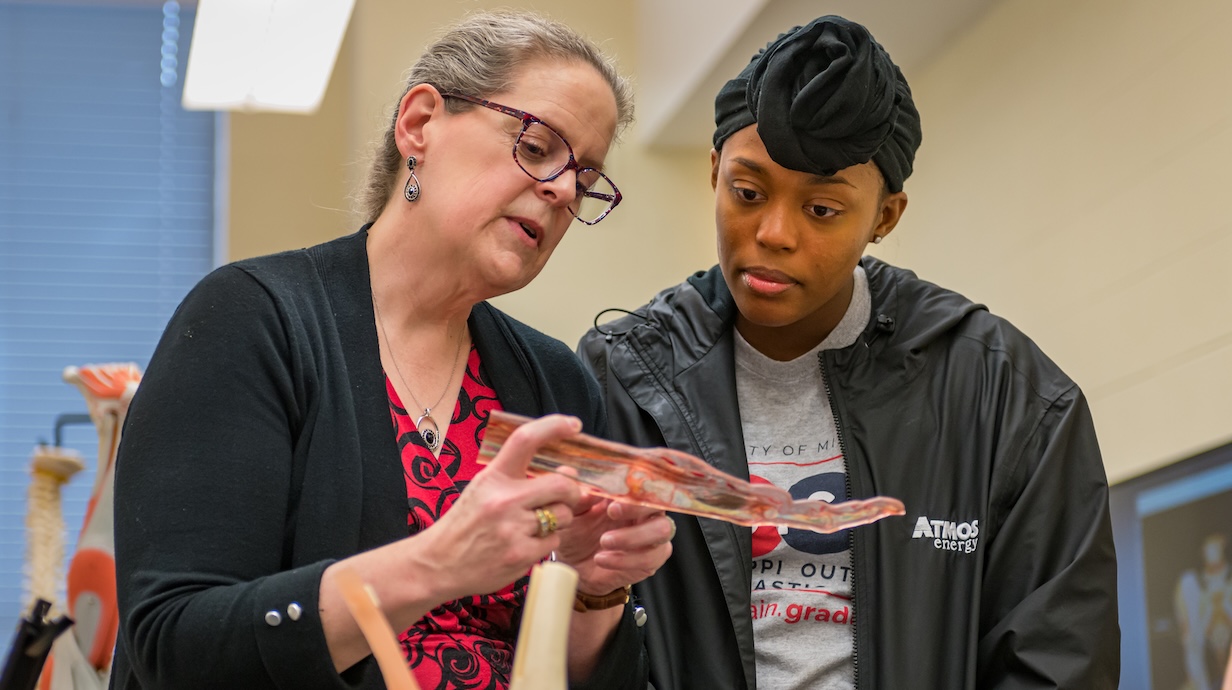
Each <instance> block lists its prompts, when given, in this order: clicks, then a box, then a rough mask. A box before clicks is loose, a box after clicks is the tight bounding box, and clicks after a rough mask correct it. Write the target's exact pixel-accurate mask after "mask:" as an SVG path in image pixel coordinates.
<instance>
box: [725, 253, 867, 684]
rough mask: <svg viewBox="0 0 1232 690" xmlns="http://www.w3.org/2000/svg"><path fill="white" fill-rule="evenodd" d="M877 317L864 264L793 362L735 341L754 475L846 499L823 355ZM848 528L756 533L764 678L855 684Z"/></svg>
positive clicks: (804, 494)
mask: <svg viewBox="0 0 1232 690" xmlns="http://www.w3.org/2000/svg"><path fill="white" fill-rule="evenodd" d="M871 315H872V300H871V298H870V296H869V290H868V278H867V276H865V274H864V269H863V268H862V267H859V266H857V267H856V269H855V291H854V293H853V294H852V298H851V305H850V306H848V308H847V313H846V314H845V315H844V316H843V318H842V320H841V321H840V322H839V324H838V325H837V326H836V327H835V328H834V331H833V332H831V333H830V335H829V336H828V337H827V338H826V339H825V340H824V341H822V342H821V344H819V345H818V346H817V347H815V348H813V349H812V350H811V351H809V352H808V353H806V354H804V355H801V356H800V357H797V358H796V359H794V360H792V361H790V362H779V361H776V360H773V359H770V358H769V357H766V356H765V355H763V354H761V353H760V352H758V351H757V350H755V349H754V348H753V346H752V345H749V343H748V341H746V340H745V339H744V338H743V337H741V336H740V334H739V333H738V332H737V333H736V334H735V336H736V337H735V340H736V393H737V397H738V399H739V401H740V423H741V427H742V429H743V430H744V440H745V453H746V456H747V460H748V464H749V475H750V477H751V478H752V481H753V482H754V483H761V482H764V483H770V484H773V485H775V486H778V487H780V488H783V489H786V490H787V491H789V492H790V493H791V494H792V496H793V497H794V498H796V499H802V498H811V499H820V500H826V501H844V500H847V498H848V496H847V488H846V487H847V477H846V466H845V464H844V460H843V455H842V452H841V451H840V449H839V444H838V436H837V433H836V432H835V426H834V414H833V412H832V411H831V409H830V401H829V398H828V397H827V395H826V388H825V381H824V379H823V377H822V373H821V363H820V361H819V359H818V353H820V352H821V351H822V350H828V349H837V348H842V347H847V346H848V345H851V344H852V343H854V342H856V339H857V338H859V336H860V333H861V332H863V331H864V328H865V326H867V325H868V321H869V318H870V317H871ZM849 543H850V542H849V538H848V533H847V531H846V530H844V531H842V532H837V533H835V534H818V533H816V532H810V531H808V530H797V529H786V528H776V527H758V528H757V529H756V530H754V531H753V553H752V559H753V581H752V583H751V584H752V609H753V610H752V613H753V638H754V643H755V648H756V650H757V686H758V687H759V688H771V689H773V690H792V689H794V688H801V689H803V688H808V689H810V690H817V689H822V690H830V689H836V690H837V689H838V688H851V687H853V683H854V680H853V671H852V649H853V647H854V640H853V639H852V628H851V620H852V613H853V612H852V601H851V586H852V569H851V552H850V550H849V549H848V545H849Z"/></svg>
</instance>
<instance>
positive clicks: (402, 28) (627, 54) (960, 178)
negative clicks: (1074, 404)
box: [231, 0, 1232, 480]
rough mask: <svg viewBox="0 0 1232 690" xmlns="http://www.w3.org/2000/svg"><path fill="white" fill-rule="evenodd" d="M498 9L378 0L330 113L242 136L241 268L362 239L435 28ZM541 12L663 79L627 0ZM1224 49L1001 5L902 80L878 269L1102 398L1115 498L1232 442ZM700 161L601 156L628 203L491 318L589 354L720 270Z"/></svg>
mask: <svg viewBox="0 0 1232 690" xmlns="http://www.w3.org/2000/svg"><path fill="white" fill-rule="evenodd" d="M502 4H508V3H489V2H473V1H468V2H463V1H458V0H452V1H449V0H443V1H440V2H436V3H422V2H413V3H408V2H404V1H402V0H362V1H361V2H360V3H358V6H357V8H356V11H355V16H354V17H353V20H352V25H351V28H350V30H349V32H348V36H347V39H346V42H345V44H344V47H343V55H342V56H341V57H340V62H339V66H338V69H337V71H336V73H335V76H334V80H333V82H332V83H331V86H330V90H329V93H328V94H327V97H326V103H325V106H324V107H323V109H322V112H321V113H320V114H318V115H315V116H312V117H307V118H305V117H302V116H274V115H260V116H256V115H246V116H241V115H237V116H233V118H232V125H231V126H232V136H233V145H232V175H233V183H232V192H231V200H232V211H231V255H232V257H233V258H238V257H240V256H248V255H252V254H256V253H263V252H267V251H273V250H275V249H281V248H286V247H296V246H305V245H308V244H312V243H315V242H318V241H320V240H322V239H325V238H329V237H334V236H337V235H339V234H343V233H345V232H349V231H350V230H351V229H352V224H353V220H352V219H351V218H350V217H349V216H348V215H346V214H345V213H344V212H343V211H341V210H339V209H345V208H347V207H348V204H349V201H348V200H347V194H348V193H349V191H350V190H351V189H352V188H353V185H354V184H355V182H356V181H357V180H358V178H359V175H360V172H361V169H362V165H361V164H360V163H359V161H360V160H361V159H362V157H363V156H364V155H366V152H367V143H368V142H369V141H370V140H371V139H372V138H373V137H374V136H375V134H376V132H377V130H378V129H379V128H380V126H381V125H382V124H383V122H384V121H385V118H386V117H387V113H388V107H389V106H390V105H391V104H392V101H393V99H394V98H395V97H396V96H397V95H398V93H399V92H398V88H399V87H398V83H399V81H400V76H401V74H402V71H403V70H404V69H405V68H406V67H408V66H409V65H410V64H411V62H412V61H413V60H414V58H415V56H416V55H417V54H418V52H419V51H420V50H421V49H422V47H423V45H424V44H425V43H426V42H427V41H428V40H429V38H430V35H431V33H432V31H433V30H434V29H435V27H438V26H440V25H442V24H444V23H446V22H448V21H450V20H452V19H453V18H455V17H458V16H460V15H461V14H462V13H463V12H465V11H466V10H469V9H474V8H480V7H495V6H499V5H502ZM534 8H535V9H538V10H541V11H544V12H546V13H548V14H550V15H552V16H553V17H555V18H557V19H560V20H562V21H564V22H566V23H569V24H571V25H573V26H574V27H576V28H578V29H579V30H581V31H583V32H585V33H587V34H589V35H591V36H592V37H594V38H596V39H599V40H602V41H604V42H605V45H606V47H607V48H608V50H609V51H610V52H612V53H613V54H615V55H616V56H617V58H618V59H619V60H620V62H621V65H622V66H623V67H624V69H625V71H626V72H630V73H632V74H634V75H635V76H636V74H637V72H638V71H639V70H646V69H653V66H647V65H638V64H637V56H636V54H635V45H636V40H635V35H634V31H635V26H636V17H635V12H636V11H637V3H636V2H635V0H613V1H611V2H606V3H588V4H582V3H577V2H566V1H565V0H540V1H538V2H535V3H534ZM1229 33H1232V3H1228V2H1227V1H1226V0H1174V1H1173V2H1171V3H1169V4H1167V6H1166V7H1165V6H1164V5H1161V4H1160V3H1158V2H1146V1H1143V0H1081V1H1078V2H1075V1H1074V0H1003V2H1002V3H1000V4H999V5H997V6H996V7H995V8H994V9H993V10H992V11H991V12H989V14H988V15H986V16H985V17H984V18H983V19H982V20H981V21H980V22H979V24H978V25H976V26H975V27H973V28H972V30H971V31H970V32H969V33H967V34H966V35H965V36H964V37H963V38H962V39H961V40H959V41H957V42H956V43H954V44H953V45H952V46H951V47H949V49H948V50H946V51H945V52H944V53H942V54H941V55H939V56H938V57H937V58H936V59H935V60H933V61H932V62H930V63H929V64H928V65H927V66H926V67H924V68H923V69H920V70H917V71H916V72H915V73H912V74H909V75H908V76H909V78H910V79H911V81H912V85H913V87H914V89H915V91H916V94H917V101H918V103H919V106H920V109H921V111H922V113H923V122H924V133H925V134H924V146H923V148H922V150H921V152H920V156H919V159H918V161H917V172H916V175H915V176H914V177H913V178H912V179H911V180H910V181H909V182H908V185H907V191H908V194H909V195H910V197H911V205H910V209H909V211H908V213H907V216H906V219H905V220H904V222H903V224H902V225H901V226H900V227H899V229H898V230H897V231H896V232H895V233H894V235H892V236H891V237H890V239H889V240H888V241H887V242H886V243H885V244H883V245H882V246H881V247H879V248H878V250H877V251H878V253H879V254H880V255H881V256H883V257H885V258H887V259H889V260H890V261H892V262H895V263H898V264H900V265H904V266H909V267H912V268H915V269H916V270H917V271H918V272H919V273H920V274H921V275H922V276H923V277H925V278H927V279H930V280H933V281H935V282H938V283H941V284H943V285H946V286H948V287H952V288H955V289H958V290H960V291H962V292H964V293H966V294H968V295H969V296H971V297H972V298H973V299H976V300H977V301H981V302H984V303H986V304H988V305H989V307H990V308H991V309H992V310H993V311H994V312H995V313H998V314H1002V315H1004V316H1006V317H1008V318H1010V319H1011V320H1012V321H1013V322H1014V323H1016V324H1017V325H1018V326H1019V327H1020V328H1022V329H1023V330H1024V331H1026V332H1027V333H1029V334H1030V335H1031V336H1032V337H1034V338H1035V339H1036V341H1037V342H1039V343H1040V345H1041V346H1042V347H1043V348H1044V349H1045V351H1046V352H1048V353H1049V354H1050V355H1052V356H1053V358H1054V359H1056V360H1057V361H1058V362H1059V363H1060V364H1061V366H1062V367H1064V368H1065V369H1066V371H1067V372H1069V373H1070V375H1071V376H1072V377H1073V378H1074V379H1075V380H1077V381H1078V382H1079V383H1080V384H1081V385H1082V386H1083V388H1084V390H1086V392H1087V394H1088V396H1089V397H1090V400H1091V405H1092V408H1093V410H1094V414H1095V418H1096V424H1097V427H1098V429H1099V433H1100V438H1101V442H1102V445H1103V448H1104V453H1105V461H1106V464H1107V467H1108V471H1109V475H1110V478H1112V479H1114V480H1116V479H1123V478H1126V477H1128V476H1131V475H1134V474H1137V473H1139V472H1141V471H1144V470H1146V469H1150V468H1151V467H1154V466H1156V465H1160V464H1163V463H1165V462H1167V461H1169V460H1173V459H1177V458H1180V457H1184V456H1185V455H1188V454H1191V453H1192V452H1195V451H1198V450H1201V449H1203V448H1206V447H1209V446H1212V445H1215V444H1217V443H1219V442H1222V441H1225V440H1227V439H1229V438H1230V437H1232V270H1229V267H1232V232H1229V221H1227V220H1225V218H1224V214H1223V211H1224V208H1223V206H1224V205H1223V204H1222V203H1221V202H1222V199H1223V198H1224V197H1226V196H1227V195H1228V192H1227V188H1228V186H1229V183H1230V182H1232V174H1230V173H1229V172H1228V171H1227V168H1226V165H1227V164H1226V161H1229V160H1232V90H1230V89H1229V88H1228V87H1229V86H1232V83H1230V82H1232V78H1230V77H1229V67H1228V66H1229V65H1232V41H1229V40H1227V35H1228V34H1229ZM887 47H888V48H889V49H890V51H891V53H893V46H887ZM707 155H708V152H706V151H700V150H699V151H696V152H678V153H661V152H660V153H656V152H650V151H648V150H646V149H645V148H644V147H643V146H640V145H639V144H638V143H637V137H636V133H635V132H631V133H629V134H628V135H626V137H625V143H624V144H623V146H621V147H620V148H618V149H617V150H616V152H615V153H614V154H613V155H612V156H611V157H610V158H609V167H610V171H611V173H612V176H613V178H614V179H615V180H616V181H617V183H618V184H619V185H620V187H621V190H622V191H623V192H625V193H626V201H625V203H624V204H622V205H621V207H620V209H619V210H618V211H617V212H616V213H615V214H614V215H613V216H611V217H610V218H609V219H607V220H605V221H604V222H603V223H601V224H600V225H598V226H595V227H594V228H588V227H584V226H582V225H580V224H575V226H574V228H573V229H572V230H571V231H570V234H569V235H568V236H567V237H566V239H565V242H564V243H563V244H562V246H561V247H560V248H559V249H558V250H557V255H556V256H555V257H554V258H553V260H552V261H551V262H550V263H549V265H548V267H547V269H545V271H544V273H543V274H542V275H541V276H540V277H539V278H538V279H537V280H536V281H535V282H534V283H533V284H532V285H531V286H530V287H528V288H526V289H524V290H522V291H521V292H519V293H516V294H513V295H509V296H506V297H503V298H501V299H500V300H498V302H499V304H500V305H501V306H502V307H503V308H505V309H506V310H508V311H509V312H511V313H512V314H514V315H515V316H517V317H519V318H521V319H523V320H525V321H527V322H529V323H531V324H533V325H535V326H537V327H539V328H541V329H543V330H545V331H547V332H548V333H551V334H553V335H555V336H557V337H559V338H561V339H562V340H565V341H566V342H569V343H573V342H574V341H575V340H576V339H577V337H578V336H579V335H580V334H581V333H582V332H583V331H584V329H585V328H586V327H587V326H588V325H589V323H590V320H591V318H592V317H593V315H594V314H595V312H597V311H598V310H599V309H602V308H604V307H607V306H621V307H630V308H631V307H633V306H636V305H638V304H640V303H642V302H644V301H645V300H646V298H648V297H649V296H650V295H651V294H653V293H654V292H655V291H656V290H658V289H659V288H661V287H664V286H666V285H669V284H672V283H675V282H678V281H679V280H680V279H681V278H682V277H684V276H685V275H686V274H687V273H688V272H690V271H692V270H694V269H696V268H702V267H706V266H709V265H710V264H711V263H713V260H714V258H713V257H714V240H713V235H712V230H711V222H712V221H711V219H712V210H711V205H712V195H711V193H710V189H709V181H708V171H709V163H708V157H707ZM425 193H427V190H425Z"/></svg>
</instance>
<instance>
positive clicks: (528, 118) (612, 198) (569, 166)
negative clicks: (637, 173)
mask: <svg viewBox="0 0 1232 690" xmlns="http://www.w3.org/2000/svg"><path fill="white" fill-rule="evenodd" d="M441 96H442V97H444V98H456V99H458V100H460V101H466V102H468V103H474V104H475V105H481V106H483V107H485V108H488V109H491V110H495V111H496V112H498V113H504V114H506V115H508V116H510V117H516V118H518V119H519V120H521V121H522V131H521V132H518V138H517V139H515V140H514V142H513V162H514V163H517V164H518V168H520V169H521V170H522V172H524V173H526V174H527V176H529V177H530V179H532V180H535V181H537V182H551V181H552V180H555V179H556V178H558V177H560V176H561V175H564V174H565V172H567V171H569V170H576V171H577V174H578V175H581V174H582V173H584V172H593V173H595V174H596V175H598V176H599V177H602V178H603V179H604V180H607V183H608V184H609V185H611V186H612V191H614V192H616V193H615V194H601V193H598V192H592V191H590V190H586V189H584V190H582V192H581V194H582V196H585V197H589V198H591V199H599V200H601V201H606V202H607V204H608V206H607V209H606V210H605V211H604V212H603V213H600V214H599V217H598V218H595V219H594V220H584V219H582V218H579V217H578V215H577V214H576V213H574V212H573V209H569V213H571V214H573V217H574V218H575V219H577V220H578V221H579V222H581V223H585V224H586V225H595V224H597V223H598V222H599V221H601V220H603V219H604V218H607V214H609V213H611V212H612V209H614V208H616V206H617V204H619V203H620V200H621V199H622V198H623V197H622V196H621V194H620V188H619V187H617V186H616V183H615V182H612V178H610V177H608V176H607V175H605V174H603V171H602V170H599V169H598V168H583V167H582V166H580V165H578V162H577V159H576V158H574V157H573V146H571V145H570V144H569V140H568V139H566V138H565V137H564V136H563V135H561V133H560V132H557V131H556V130H555V129H553V127H552V125H549V124H548V123H546V122H544V121H543V120H542V119H540V118H538V117H535V116H534V115H531V114H530V113H528V112H526V111H525V110H518V109H517V108H510V107H509V106H507V105H501V104H500V103H496V102H494V101H489V100H487V99H484V98H475V97H474V96H467V95H466V94H461V93H457V92H455V91H444V92H441ZM533 124H540V125H543V126H544V127H547V128H548V129H549V130H551V131H552V133H553V134H555V135H556V136H558V137H560V140H561V141H563V142H564V143H565V149H566V150H568V151H569V162H568V163H565V165H564V166H563V167H561V169H560V170H557V171H556V172H554V173H552V174H551V175H549V176H547V177H535V176H534V175H532V174H531V172H530V171H529V170H527V169H526V168H525V167H524V166H523V165H522V161H520V160H518V144H520V143H522V136H523V135H524V134H526V130H527V129H528V128H530V126H531V125H533ZM578 208H579V209H580V208H581V205H580V204H579V206H578Z"/></svg>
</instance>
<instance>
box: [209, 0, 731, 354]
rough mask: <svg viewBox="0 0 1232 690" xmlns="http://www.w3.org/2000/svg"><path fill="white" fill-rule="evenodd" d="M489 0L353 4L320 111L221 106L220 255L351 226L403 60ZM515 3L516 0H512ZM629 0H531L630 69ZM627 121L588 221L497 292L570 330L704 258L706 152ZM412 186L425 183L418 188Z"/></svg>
mask: <svg viewBox="0 0 1232 690" xmlns="http://www.w3.org/2000/svg"><path fill="white" fill-rule="evenodd" d="M508 4H509V3H499V2H460V1H457V0H455V1H452V2H448V1H446V2H435V3H422V2H405V1H403V0H363V1H362V2H359V3H357V5H356V8H355V14H354V15H353V17H352V19H351V26H350V27H349V29H348V32H347V37H346V40H345V42H344V45H343V48H342V55H341V57H340V58H339V63H338V66H337V68H336V70H335V74H334V77H333V79H332V80H331V83H330V86H329V90H328V92H327V95H326V99H325V104H324V105H323V107H322V110H321V112H319V113H318V114H316V115H312V116H308V117H305V116H293V115H233V116H232V118H231V130H232V147H231V156H232V192H231V229H230V252H229V254H230V258H232V259H236V258H241V257H245V256H252V255H255V254H261V253H267V252H270V251H275V250H278V249H284V248H291V247H302V246H306V245H310V244H313V243H316V242H319V241H321V240H323V239H327V238H331V237H336V236H338V235H341V234H343V233H346V232H349V231H351V230H352V229H353V225H354V222H355V221H354V219H353V218H352V217H351V216H349V215H347V214H346V213H344V212H342V211H340V210H339V209H349V205H350V201H349V198H348V197H349V195H350V193H351V192H352V191H353V189H354V187H355V185H356V184H358V182H359V181H360V180H361V178H362V172H363V170H364V163H363V160H364V158H365V157H366V156H367V154H368V150H369V147H370V144H371V142H372V141H373V140H374V139H375V138H376V137H377V135H378V133H379V132H380V131H381V129H382V128H383V125H384V124H385V123H386V122H387V118H388V117H389V114H390V112H391V111H390V108H391V107H392V106H393V103H394V101H395V100H396V99H397V97H398V96H399V95H400V94H401V91H400V87H401V82H402V76H403V72H404V71H405V70H406V69H407V68H408V67H410V65H411V63H413V62H414V61H415V58H416V57H417V56H418V55H419V53H420V51H421V50H422V49H423V47H424V45H426V44H427V43H428V42H429V41H430V40H431V38H432V37H433V34H434V32H435V31H436V30H437V28H439V27H441V26H442V25H444V24H447V23H449V22H451V21H453V20H455V19H457V18H458V17H461V16H462V15H463V14H465V12H467V11H469V10H473V9H477V8H496V7H504V6H508ZM522 5H523V6H526V3H522ZM635 5H636V3H635V1H634V0H615V1H613V2H608V3H592V4H584V3H577V2H572V1H569V0H544V1H541V2H536V3H534V6H533V8H534V9H536V10H538V11H541V12H544V13H546V14H548V15H550V16H551V17H553V18H555V19H558V20H560V21H563V22H565V23H566V24H569V25H570V26H572V27H574V28H576V29H578V30H579V31H581V32H583V33H585V34H587V35H589V36H591V37H592V38H594V39H595V40H597V41H599V42H601V43H602V44H603V46H604V48H605V49H606V50H607V51H608V52H609V53H611V54H613V55H614V56H615V57H616V58H617V59H618V60H619V62H620V66H621V67H622V71H624V72H625V73H628V74H634V73H635V72H636V70H637V64H636V55H635V48H634V46H635V45H636V37H635V34H634V26H635V19H636V15H635ZM636 139H637V136H636V132H635V131H630V132H627V133H626V134H625V136H624V143H623V144H622V145H620V146H618V147H617V148H616V149H615V151H614V152H613V153H612V154H611V155H610V156H609V157H608V161H607V169H608V172H609V174H610V175H611V176H612V178H613V179H614V180H615V181H616V183H617V185H618V186H619V187H620V190H621V192H622V194H623V195H624V197H625V200H624V202H623V203H622V204H621V205H620V207H619V209H618V210H617V211H616V212H615V213H613V214H612V215H611V216H609V217H608V218H607V219H605V220H604V221H603V222H602V223H600V224H599V225H596V226H594V227H587V226H584V225H582V224H580V223H575V224H574V225H573V227H572V228H571V229H570V231H569V234H568V235H567V236H566V238H565V241H564V242H563V243H562V245H561V246H560V247H559V248H558V249H557V250H556V254H555V256H554V257H553V259H552V261H551V262H549V264H548V267H547V268H546V269H545V271H544V272H543V274H542V275H540V276H539V278H538V279H536V281H535V282H534V283H532V284H531V285H530V286H529V287H528V288H526V289H524V290H522V291H520V292H518V293H515V294H512V295H507V296H504V297H502V298H500V299H498V300H496V302H497V303H498V304H499V306H501V308H503V309H505V310H507V311H509V312H510V313H511V314H513V315H515V316H516V317H517V318H520V319H522V320H524V321H527V322H528V323H531V324H534V325H535V326H537V327H539V328H540V329H542V330H544V331H546V332H548V333H550V334H552V335H554V336H556V337H558V338H560V339H562V340H564V341H566V342H568V343H569V344H570V345H572V344H573V343H575V342H576V341H577V339H578V338H579V337H581V335H582V333H584V332H585V330H586V328H588V327H589V325H590V323H591V320H592V319H593V317H594V315H595V314H596V313H597V312H598V311H599V310H601V309H603V308H605V307H609V306H620V307H626V308H632V307H635V306H637V305H639V304H641V303H643V302H645V301H646V300H647V299H648V298H649V297H650V296H651V295H652V294H654V292H655V291H656V290H657V289H658V288H660V287H663V286H666V285H669V284H672V283H676V282H679V281H680V280H681V279H683V278H684V277H685V276H686V275H687V274H688V273H689V272H690V271H693V270H695V269H697V268H704V267H707V266H709V265H710V264H712V263H713V262H714V259H713V255H714V250H713V244H714V242H713V239H712V231H711V224H710V220H709V219H710V217H711V198H712V197H711V195H710V187H709V170H710V163H709V152H708V151H700V150H699V151H695V152H689V153H684V154H678V153H655V152H650V151H648V150H646V149H645V148H644V147H641V146H638V145H636V144H635V143H634V142H635V141H636ZM424 193H430V190H429V189H428V188H427V187H425V192H424Z"/></svg>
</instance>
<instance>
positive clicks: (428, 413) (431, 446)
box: [415, 407, 441, 453]
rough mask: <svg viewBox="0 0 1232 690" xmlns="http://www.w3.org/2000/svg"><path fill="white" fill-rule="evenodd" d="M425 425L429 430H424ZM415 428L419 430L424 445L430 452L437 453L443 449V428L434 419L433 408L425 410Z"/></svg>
mask: <svg viewBox="0 0 1232 690" xmlns="http://www.w3.org/2000/svg"><path fill="white" fill-rule="evenodd" d="M425 423H426V424H427V427H428V428H424V426H425ZM415 428H416V429H418V430H419V435H420V437H421V438H423V440H424V445H426V446H428V450H430V451H432V452H433V453H435V452H437V451H438V450H440V449H441V427H440V426H438V425H437V423H436V420H435V419H433V418H432V409H431V408H428V407H425V408H424V411H423V414H421V415H419V419H416V420H415Z"/></svg>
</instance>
